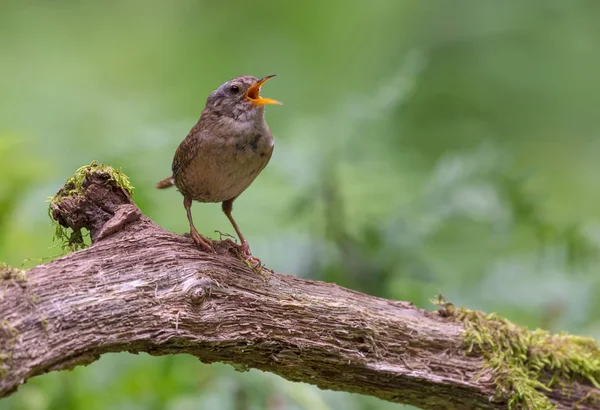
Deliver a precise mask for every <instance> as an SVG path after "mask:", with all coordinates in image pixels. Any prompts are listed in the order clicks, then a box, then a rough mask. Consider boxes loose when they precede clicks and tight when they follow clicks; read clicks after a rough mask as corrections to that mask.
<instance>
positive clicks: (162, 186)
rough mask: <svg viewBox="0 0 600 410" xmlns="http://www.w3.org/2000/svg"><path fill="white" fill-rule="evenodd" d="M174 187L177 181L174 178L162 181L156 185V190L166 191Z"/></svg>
mask: <svg viewBox="0 0 600 410" xmlns="http://www.w3.org/2000/svg"><path fill="white" fill-rule="evenodd" d="M173 185H175V180H174V179H173V177H169V178H165V179H163V180H162V181H160V182H158V183H157V184H156V188H158V189H165V188H170V187H172V186H173Z"/></svg>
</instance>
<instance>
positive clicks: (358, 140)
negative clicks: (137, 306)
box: [0, 0, 600, 410]
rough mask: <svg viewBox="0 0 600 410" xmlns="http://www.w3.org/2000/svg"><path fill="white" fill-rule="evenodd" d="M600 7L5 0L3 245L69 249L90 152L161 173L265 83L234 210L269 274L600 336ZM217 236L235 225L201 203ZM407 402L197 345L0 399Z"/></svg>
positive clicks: (150, 187) (156, 201) (145, 190)
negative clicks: (254, 173)
mask: <svg viewBox="0 0 600 410" xmlns="http://www.w3.org/2000/svg"><path fill="white" fill-rule="evenodd" d="M598 21H600V2H597V1H594V0H588V1H562V0H561V1H557V0H543V1H520V0H513V1H502V2H498V1H483V0H472V1H466V0H465V1H462V0H455V1H444V0H439V1H435V0H430V1H419V0H372V1H354V2H348V1H346V0H330V1H327V2H324V1H317V0H305V1H303V2H284V1H266V0H254V1H251V2H249V1H221V2H215V1H208V0H206V1H174V2H154V1H147V0H143V1H142V0H130V1H106V2H80V1H52V2H49V1H45V0H39V1H34V0H29V1H13V0H3V1H2V3H1V4H0V51H1V54H0V91H1V96H2V98H1V99H0V174H1V179H0V261H4V262H7V263H9V264H12V265H14V266H24V267H31V266H34V265H36V264H39V263H42V262H45V261H48V260H50V259H52V258H54V257H56V256H59V255H60V254H61V252H62V251H61V248H60V246H59V245H58V244H57V243H56V242H53V241H52V237H53V229H52V227H51V226H50V221H49V220H48V216H47V213H46V207H47V204H46V203H45V201H46V198H47V197H48V196H51V195H53V194H54V193H55V192H56V191H57V190H58V189H59V188H60V187H61V186H62V184H63V183H64V181H65V179H66V178H67V177H69V176H70V175H72V174H73V172H74V171H75V170H76V169H77V168H78V167H80V166H81V165H85V164H87V163H89V162H90V161H91V160H98V161H101V162H103V163H106V164H110V165H113V166H115V167H120V168H121V169H122V170H123V171H124V172H125V173H126V174H128V175H129V176H130V178H131V180H132V183H133V184H134V186H135V187H136V190H135V200H136V202H137V203H138V205H139V206H140V207H141V208H142V210H143V211H144V212H145V213H146V215H148V216H150V217H151V218H153V219H154V220H155V221H156V222H157V223H159V224H160V225H162V226H163V227H165V228H166V229H169V230H172V231H175V232H180V233H183V232H186V231H187V229H188V226H187V222H186V218H185V212H184V209H183V206H182V199H181V196H180V194H179V193H178V192H176V191H175V190H171V191H168V192H167V191H157V190H156V189H154V184H155V182H156V181H158V180H160V179H162V178H164V177H166V176H168V175H170V165H171V160H172V156H173V153H174V151H175V148H176V147H177V145H178V144H179V142H180V141H181V140H182V139H183V137H184V136H185V135H186V134H187V132H188V131H189V129H190V128H191V127H192V125H193V124H194V123H195V122H196V121H197V119H198V116H199V114H200V111H201V110H202V108H203V106H204V102H205V99H206V96H207V95H208V93H209V92H210V91H212V90H213V89H215V88H216V87H218V86H219V85H220V84H221V83H223V82H225V81H226V80H229V79H230V78H232V77H235V76H238V75H242V74H250V75H255V76H263V75H267V74H272V73H277V74H278V75H279V76H278V77H277V78H276V79H275V80H273V81H271V82H269V84H268V85H266V86H265V87H264V90H263V94H264V95H265V96H268V97H272V98H276V99H278V100H281V101H284V103H285V105H284V106H283V107H269V108H268V109H267V120H268V122H269V124H270V127H271V129H272V131H273V133H274V136H275V139H276V143H275V152H274V156H273V159H272V161H271V163H270V165H269V166H268V167H267V168H266V169H265V171H264V172H263V173H262V175H261V176H260V177H259V178H258V179H257V181H256V182H255V183H254V184H253V185H252V187H251V188H250V189H249V190H248V191H246V192H245V193H244V195H242V196H241V198H240V199H239V200H238V201H236V207H235V211H234V215H235V216H236V218H237V220H238V222H239V224H240V225H241V227H242V230H243V231H244V232H245V234H246V235H247V237H248V238H249V241H250V243H251V245H252V249H253V251H254V253H255V254H256V255H259V256H260V257H261V258H262V260H263V261H264V262H266V263H267V265H268V266H269V267H271V268H274V269H276V270H278V271H282V272H287V273H293V274H295V275H298V276H302V277H307V278H314V279H319V280H325V281H334V282H337V283H339V284H341V285H343V286H347V287H351V288H353V289H357V290H360V291H364V292H367V293H369V294H373V295H379V296H382V297H386V298H393V299H400V300H409V301H412V302H414V303H415V304H417V305H419V306H421V307H424V308H427V309H433V306H432V305H431V304H430V303H429V302H428V300H429V299H430V298H431V297H433V296H434V295H435V294H436V293H437V292H442V293H443V294H444V295H445V296H446V297H447V298H448V299H450V300H451V301H453V302H455V303H456V304H458V305H465V306H468V307H470V308H476V309H483V310H485V311H488V312H491V311H498V312H500V313H501V314H503V315H505V316H508V317H509V318H511V319H513V320H515V321H517V322H518V323H520V324H524V325H528V326H531V327H537V326H541V327H544V328H547V329H549V330H552V331H561V330H565V331H569V332H574V333H577V334H582V335H588V336H592V337H596V338H600V274H599V269H598V267H599V266H600V265H599V260H598V255H599V253H598V249H599V247H600V223H599V220H600V206H598V204H599V203H600V162H599V158H600V115H598V108H599V107H600V81H599V80H598V73H599V72H600V54H599V53H598V44H600V25H599V24H598ZM194 215H195V221H196V225H197V226H198V227H199V229H200V230H201V231H202V232H203V233H205V234H207V235H213V236H214V234H213V232H214V231H215V230H216V229H219V230H222V231H226V232H231V231H232V229H231V228H230V225H229V223H228V222H227V220H226V218H225V217H224V216H223V215H222V213H221V210H220V206H219V205H216V204H208V205H207V204H196V205H194ZM309 408H310V409H351V410H353V409H356V410H359V409H360V410H362V409H397V408H402V406H400V405H395V404H390V403H384V402H381V401H378V400H376V399H371V398H365V397H358V396H356V395H349V394H345V393H335V392H326V391H320V390H318V389H316V388H314V387H312V386H308V385H302V384H292V383H289V382H286V381H285V380H283V379H281V378H278V377H276V376H273V375H269V374H264V373H261V372H257V371H251V372H249V373H237V372H235V371H234V370H233V369H232V368H231V367H229V366H225V365H210V366H209V365H203V364H201V363H199V362H198V361H197V360H196V359H194V358H192V357H188V356H173V357H160V358H156V357H149V356H146V355H139V356H133V355H128V354H112V355H106V356H105V357H103V358H102V359H101V360H100V361H98V362H96V363H94V364H92V365H90V366H88V367H85V368H77V369H76V370H74V371H72V372H60V373H52V374H49V375H45V376H41V377H38V378H36V379H34V380H31V381H29V382H28V383H27V384H26V385H24V386H22V387H21V388H20V389H19V391H18V393H16V394H14V395H13V396H11V397H9V398H7V399H3V400H0V409H2V410H6V409H32V410H38V409H40V410H41V409H157V410H158V409H170V410H171V409H172V410H185V409H236V410H237V409H239V410H244V409H270V410H284V409H285V410H287V409H309Z"/></svg>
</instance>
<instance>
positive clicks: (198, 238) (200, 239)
mask: <svg viewBox="0 0 600 410" xmlns="http://www.w3.org/2000/svg"><path fill="white" fill-rule="evenodd" d="M190 236H191V237H192V240H193V241H194V243H195V244H196V246H198V247H199V248H203V249H204V250H206V251H208V252H210V253H216V251H215V248H213V247H212V245H210V243H212V241H211V240H210V239H208V238H207V237H205V236H203V235H200V233H198V231H196V230H192V231H191V232H190Z"/></svg>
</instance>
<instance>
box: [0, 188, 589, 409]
mask: <svg viewBox="0 0 600 410" xmlns="http://www.w3.org/2000/svg"><path fill="white" fill-rule="evenodd" d="M109 185H110V184H109ZM90 187H92V188H90ZM111 195H113V196H114V197H111ZM115 198H116V199H115ZM53 213H54V214H55V217H57V218H58V219H59V220H60V219H61V218H62V219H63V220H65V219H69V218H71V219H72V220H76V221H77V224H78V226H86V227H88V228H91V230H92V235H91V236H92V237H93V238H95V239H96V242H95V243H94V245H93V246H91V247H89V248H86V249H84V250H81V251H78V252H74V253H71V254H69V255H67V256H65V257H63V258H60V259H57V260H55V261H52V262H50V263H47V264H44V265H41V266H38V267H36V268H33V269H31V270H29V271H27V272H25V273H22V272H16V271H9V270H6V271H5V273H4V276H3V277H2V279H0V295H1V296H0V321H1V326H0V365H1V366H2V367H1V368H0V369H1V370H0V397H3V396H6V395H8V394H10V393H12V392H14V391H15V390H16V389H17V388H18V386H19V385H20V384H22V383H23V382H25V381H26V380H27V379H29V378H31V377H33V376H36V375H39V374H43V373H47V372H50V371H54V370H60V369H70V368H73V367H74V366H76V365H81V364H88V363H91V362H93V361H95V360H97V359H98V358H99V357H100V356H101V355H102V354H103V353H107V352H134V353H135V352H148V353H150V354H153V355H165V354H174V353H188V354H191V355H194V356H196V357H197V358H199V359H200V360H201V361H202V362H204V363H212V362H225V363H229V364H232V365H233V366H234V367H236V369H238V370H243V369H246V368H257V369H261V370H264V371H268V372H272V373H275V374H278V375H280V376H282V377H284V378H286V379H288V380H292V381H302V382H307V383H311V384H315V385H317V386H319V387H321V388H324V389H334V390H342V391H348V392H356V393H361V394H366V395H372V396H376V397H379V398H381V399H384V400H389V401H394V402H401V403H408V404H412V405H415V406H418V407H421V408H425V409H501V408H506V402H497V401H490V398H491V397H492V396H494V394H495V389H496V386H495V385H494V383H493V380H491V379H492V377H491V375H490V371H489V370H484V365H485V361H484V359H483V358H482V357H478V356H477V355H469V356H467V355H466V354H465V349H464V346H463V337H462V334H463V332H464V327H463V325H462V324H460V323H456V322H454V321H452V320H448V319H444V318H441V317H440V316H438V315H437V314H435V313H430V312H427V311H424V310H422V309H418V308H416V307H414V306H412V305H411V304H410V303H408V302H396V301H391V300H385V299H380V298H376V297H372V296H368V295H365V294H362V293H358V292H354V291H352V290H348V289H344V288H342V287H339V286H337V285H335V284H330V283H323V282H317V281H311V280H305V279H300V278H297V277H294V276H290V275H284V274H279V273H266V274H265V275H258V274H256V273H255V272H253V271H252V270H251V269H249V268H248V267H247V266H246V265H245V264H244V263H242V262H241V261H240V260H238V259H237V258H236V257H235V256H233V255H231V254H230V253H228V251H227V250H225V249H223V250H222V252H221V253H219V254H207V253H205V252H203V251H200V250H198V249H197V248H195V247H194V245H193V243H192V240H191V239H189V238H186V237H183V236H180V235H176V234H173V233H170V232H167V231H165V230H163V229H162V228H160V227H158V226H157V225H155V224H154V223H153V222H152V221H150V220H149V219H148V218H147V217H145V216H143V215H141V212H139V209H138V208H137V207H135V205H133V203H132V202H131V200H130V198H129V195H127V194H126V192H124V191H121V190H119V189H113V188H110V186H108V185H107V181H106V180H105V179H102V178H100V179H98V180H93V181H87V187H86V194H85V198H80V197H77V195H73V196H72V197H66V198H64V199H63V200H62V201H60V202H58V203H56V204H54V205H53ZM576 387H577V388H581V389H582V390H581V391H579V393H577V394H574V395H572V396H571V397H567V396H566V395H563V394H560V392H557V391H554V392H551V394H552V396H551V399H552V401H553V402H554V403H556V404H558V406H559V407H558V408H565V409H566V408H572V407H573V403H574V401H575V400H578V399H581V397H583V396H584V395H585V394H589V392H590V391H591V388H590V387H589V386H586V385H582V386H576ZM573 391H575V390H573ZM581 408H594V407H587V406H585V405H582V407H581Z"/></svg>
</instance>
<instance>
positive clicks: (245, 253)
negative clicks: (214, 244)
mask: <svg viewBox="0 0 600 410" xmlns="http://www.w3.org/2000/svg"><path fill="white" fill-rule="evenodd" d="M223 242H225V243H227V244H228V245H229V246H231V247H232V248H233V249H234V250H235V252H236V253H237V254H238V256H240V257H241V258H242V260H243V261H244V263H245V264H246V265H248V267H249V268H251V269H252V270H253V271H255V272H260V271H262V268H263V264H262V262H261V260H260V259H259V258H257V257H256V256H253V255H252V253H251V252H250V246H249V245H248V242H246V241H244V242H242V244H238V243H236V242H234V241H232V240H231V239H228V238H227V239H223Z"/></svg>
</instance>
